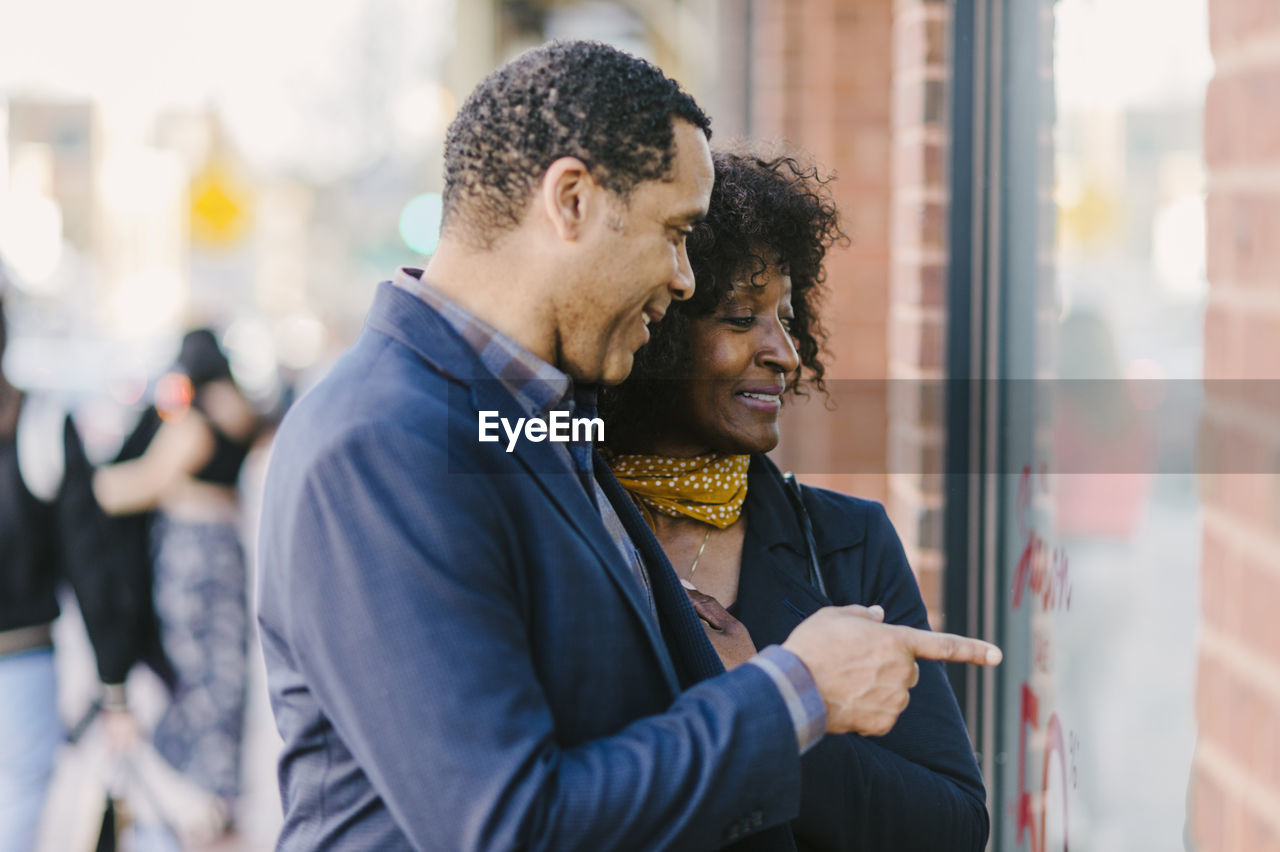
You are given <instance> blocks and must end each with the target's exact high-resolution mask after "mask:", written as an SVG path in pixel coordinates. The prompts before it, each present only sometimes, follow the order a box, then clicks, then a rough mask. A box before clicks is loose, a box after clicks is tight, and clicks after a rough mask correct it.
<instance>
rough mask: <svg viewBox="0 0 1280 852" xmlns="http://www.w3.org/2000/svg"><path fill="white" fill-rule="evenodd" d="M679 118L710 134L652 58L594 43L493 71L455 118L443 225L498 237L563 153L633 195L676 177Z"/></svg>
mask: <svg viewBox="0 0 1280 852" xmlns="http://www.w3.org/2000/svg"><path fill="white" fill-rule="evenodd" d="M676 118H680V119H683V120H685V121H688V122H689V123H690V124H693V125H694V126H696V127H698V128H699V129H701V130H702V132H703V133H705V134H706V136H707V137H708V138H710V137H711V121H710V119H708V118H707V116H706V114H705V113H703V111H702V110H701V109H699V108H698V105H697V103H695V102H694V100H693V98H692V97H690V96H689V95H688V94H686V93H685V92H683V91H681V89H680V85H679V84H678V83H676V82H675V81H674V80H671V79H669V78H668V77H666V76H665V75H664V74H663V73H662V72H661V71H659V70H658V69H657V68H656V67H654V66H653V65H651V64H649V63H648V62H646V61H645V60H643V59H640V58H638V57H635V56H632V55H630V54H628V53H623V52H622V51H620V50H618V49H617V48H614V47H610V46H608V45H605V44H600V43H599V42H591V41H563V42H552V43H550V44H546V45H543V46H542V47H539V48H537V49H535V50H531V51H528V52H527V53H524V54H522V55H521V56H519V57H517V58H516V59H514V60H512V61H511V62H508V63H507V64H506V65H504V66H502V67H501V68H499V69H498V70H497V71H494V72H493V73H492V74H490V75H489V76H488V77H486V78H485V79H484V81H483V82H481V83H480V85H479V86H477V87H476V89H475V91H473V92H472V93H471V95H470V97H468V98H467V100H466V101H465V102H464V103H463V105H462V108H461V109H460V110H459V111H458V115H457V117H456V118H454V120H453V122H452V124H450V125H449V132H448V135H447V136H446V137H445V146H444V225H443V227H444V229H445V230H450V229H452V228H454V227H457V226H461V228H462V230H463V237H464V238H465V239H467V240H468V241H470V242H473V243H478V244H479V245H482V246H488V245H491V244H492V243H493V241H494V240H495V239H496V238H497V237H498V236H499V235H501V234H502V233H503V232H504V231H506V230H509V229H511V228H514V227H515V226H516V225H518V224H519V223H520V220H521V218H522V217H523V216H524V211H525V208H526V207H527V206H528V203H529V199H530V197H531V196H532V194H533V191H534V188H535V187H536V186H537V183H538V181H539V180H541V178H542V176H543V175H544V174H545V173H546V170H547V168H548V167H549V166H550V165H551V164H552V163H553V162H555V161H556V160H557V159H559V158H560V157H577V158H578V159H580V160H582V162H583V163H585V164H586V165H587V167H588V168H589V169H590V170H591V174H592V176H593V177H594V178H595V179H596V180H598V181H599V182H600V183H601V184H602V185H603V186H605V187H606V188H607V189H609V190H610V191H612V192H614V193H617V194H618V195H619V196H620V197H621V198H623V199H624V200H625V199H626V198H627V197H628V195H629V193H630V191H631V190H632V189H633V188H635V186H636V185H637V184H638V183H640V182H641V181H646V180H657V179H663V178H667V177H668V176H669V175H670V173H671V165H672V161H673V158H674V154H675V151H674V138H675V133H674V127H673V126H672V121H673V119H676Z"/></svg>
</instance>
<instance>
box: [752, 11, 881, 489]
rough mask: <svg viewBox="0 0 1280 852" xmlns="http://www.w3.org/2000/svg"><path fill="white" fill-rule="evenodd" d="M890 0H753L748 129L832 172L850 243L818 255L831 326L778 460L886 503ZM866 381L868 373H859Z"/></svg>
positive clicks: (788, 422)
mask: <svg viewBox="0 0 1280 852" xmlns="http://www.w3.org/2000/svg"><path fill="white" fill-rule="evenodd" d="M891 7H892V3H891V0H802V2H796V0H791V2H787V1H786V0H758V2H756V4H755V20H754V23H755V29H754V39H755V52H754V58H755V67H754V69H753V72H752V73H753V81H754V102H753V121H752V126H751V127H750V129H749V132H750V134H751V135H752V136H753V137H755V138H758V139H781V140H785V141H786V142H787V143H788V144H789V145H790V146H792V147H794V148H798V149H800V150H802V151H804V152H807V153H808V154H809V155H811V156H812V157H813V158H814V159H815V160H816V161H817V162H818V163H819V164H820V165H821V166H822V167H824V168H826V169H829V170H835V171H836V172H837V173H838V174H839V180H838V181H837V182H836V183H835V185H834V192H835V198H836V202H837V204H839V206H840V211H841V214H842V217H843V222H844V227H845V230H846V231H847V232H848V233H849V235H850V237H851V238H852V244H851V245H850V246H849V247H848V248H836V249H834V250H833V251H832V252H831V253H830V254H829V255H828V258H827V274H828V286H829V295H828V298H827V301H826V303H825V307H824V312H823V318H824V322H825V323H826V325H827V328H828V329H829V330H830V332H831V340H830V350H831V358H830V361H829V368H828V374H827V376H828V379H831V380H834V381H835V396H836V397H837V398H838V405H837V407H836V409H835V410H833V411H831V410H827V409H826V407H825V406H824V405H823V401H822V399H821V397H814V398H813V399H812V400H811V402H810V403H808V404H805V405H799V406H795V407H793V408H792V409H791V410H790V411H788V412H787V414H786V415H785V422H784V426H783V444H782V447H781V448H780V449H779V452H778V456H777V457H778V460H779V462H780V463H781V464H782V465H783V466H784V467H789V468H791V469H794V470H796V471H798V472H801V473H803V474H805V477H804V478H805V481H807V482H810V483H812V484H815V485H822V486H825V487H829V488H835V489H837V490H840V491H845V492H847V493H851V494H857V495H859V496H862V497H868V498H871V499H875V500H884V499H885V498H886V496H887V491H888V488H887V477H886V474H885V471H886V464H885V436H886V419H885V418H886V411H885V398H884V393H883V386H882V384H881V381H882V380H883V379H884V377H885V375H886V373H887V369H888V344H887V327H888V281H889V240H890V224H889V223H890V184H891V169H890V166H891V159H890V150H891V130H890V106H891V79H892V76H891V75H892V64H891V62H892V40H891V38H890V36H891V31H892V16H891V12H892V8H891ZM868 380H869V381H868Z"/></svg>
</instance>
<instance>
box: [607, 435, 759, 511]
mask: <svg viewBox="0 0 1280 852" xmlns="http://www.w3.org/2000/svg"><path fill="white" fill-rule="evenodd" d="M607 458H608V460H609V466H610V467H612V468H613V474H614V476H616V477H618V481H619V482H620V483H622V487H623V488H625V489H627V493H628V494H630V495H631V499H633V500H635V501H636V503H637V504H639V506H640V509H641V511H642V512H643V513H644V515H645V520H647V521H648V522H649V526H650V527H652V526H653V518H652V517H651V516H650V514H649V513H650V512H661V513H662V514H664V515H671V516H672V517H677V518H678V517H681V516H686V517H690V518H693V519H694V520H698V521H702V522H703V523H704V524H711V525H712V526H715V527H718V528H720V529H724V528H725V527H728V526H731V525H732V524H733V522H734V521H736V520H738V515H739V514H741V512H742V504H743V502H744V501H746V499H747V467H748V466H749V465H750V463H751V456H748V455H741V456H726V455H720V454H719V453H708V454H707V455H702V456H695V457H694V458H691V459H677V458H671V457H669V456H644V455H608V456H607Z"/></svg>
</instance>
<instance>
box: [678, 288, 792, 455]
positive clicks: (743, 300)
mask: <svg viewBox="0 0 1280 852" xmlns="http://www.w3.org/2000/svg"><path fill="white" fill-rule="evenodd" d="M794 316H795V313H794V312H793V311H792V309H791V278H790V276H788V275H787V274H786V273H784V272H783V271H782V270H781V269H779V268H777V267H776V266H775V267H770V268H769V270H768V271H767V272H766V273H764V274H763V275H761V276H759V277H758V278H757V279H756V283H755V284H752V283H750V282H743V283H739V284H737V285H735V287H734V289H733V292H732V293H731V294H730V295H729V297H728V298H727V299H725V300H724V301H723V302H721V303H720V305H719V306H718V307H717V308H716V310H715V311H714V312H713V313H712V314H710V315H709V316H705V317H699V318H697V319H695V320H694V321H693V322H692V323H691V324H690V328H689V335H690V338H689V363H690V364H691V365H692V369H691V373H690V377H689V378H688V379H686V380H685V381H684V383H683V387H682V388H681V389H680V391H679V392H678V393H677V412H678V413H677V415H676V417H675V418H673V420H674V428H673V429H672V430H671V431H669V432H668V433H667V434H666V435H663V436H661V438H660V441H659V443H660V444H661V450H660V451H661V452H662V453H663V454H666V455H676V456H693V455H699V454H701V453H704V452H707V451H716V452H721V453H764V452H768V451H769V450H772V449H773V448H774V447H775V446H777V444H778V412H779V410H780V409H781V408H782V391H783V390H784V389H785V388H786V384H787V377H788V376H790V375H792V374H794V373H795V371H796V370H797V369H798V367H799V366H800V357H799V355H797V354H796V348H795V344H794V343H793V342H792V340H791V335H790V333H789V332H788V328H789V327H790V325H791V320H792V318H793V317H794Z"/></svg>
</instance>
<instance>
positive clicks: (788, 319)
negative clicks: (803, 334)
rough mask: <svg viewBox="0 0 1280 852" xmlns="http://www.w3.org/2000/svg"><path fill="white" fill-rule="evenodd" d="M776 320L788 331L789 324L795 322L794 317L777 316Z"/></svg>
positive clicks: (791, 324)
mask: <svg viewBox="0 0 1280 852" xmlns="http://www.w3.org/2000/svg"><path fill="white" fill-rule="evenodd" d="M778 320H779V321H780V322H781V323H782V327H783V328H784V329H786V330H787V331H790V330H791V326H793V325H795V322H796V318H795V317H778Z"/></svg>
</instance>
